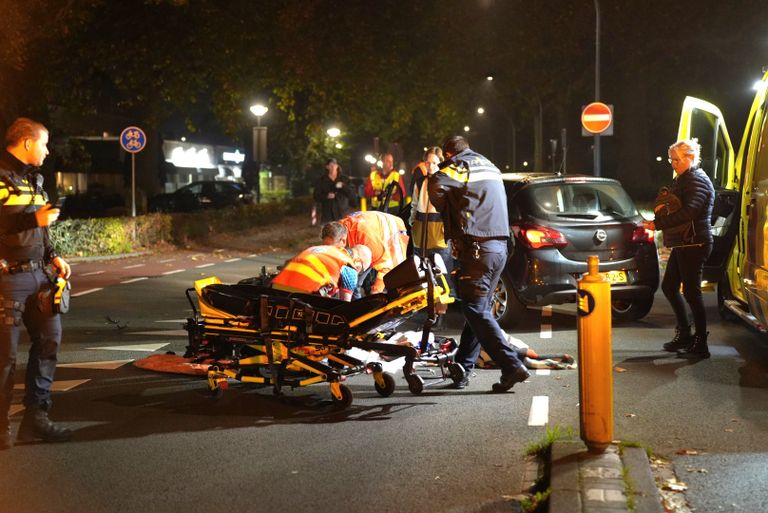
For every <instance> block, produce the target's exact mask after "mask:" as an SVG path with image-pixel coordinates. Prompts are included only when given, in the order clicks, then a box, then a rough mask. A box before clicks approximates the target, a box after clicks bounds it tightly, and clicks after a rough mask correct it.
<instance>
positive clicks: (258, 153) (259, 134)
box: [251, 103, 269, 203]
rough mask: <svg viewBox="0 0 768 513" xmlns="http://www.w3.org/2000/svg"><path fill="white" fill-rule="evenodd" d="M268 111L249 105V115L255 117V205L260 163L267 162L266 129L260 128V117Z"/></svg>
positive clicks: (259, 177) (259, 181) (258, 189)
mask: <svg viewBox="0 0 768 513" xmlns="http://www.w3.org/2000/svg"><path fill="white" fill-rule="evenodd" d="M268 111H269V108H268V107H265V106H264V105H262V104H260V103H257V104H255V105H251V113H252V114H253V115H254V116H256V126H255V127H253V162H254V164H255V165H254V167H255V168H256V183H255V184H254V185H255V187H254V189H255V191H256V203H260V202H261V176H260V175H261V163H262V162H264V161H266V160H267V127H265V126H261V116H263V115H264V114H266V113H267V112H268Z"/></svg>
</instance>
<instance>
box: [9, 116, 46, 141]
mask: <svg viewBox="0 0 768 513" xmlns="http://www.w3.org/2000/svg"><path fill="white" fill-rule="evenodd" d="M41 132H48V129H47V128H45V126H44V125H43V124H42V123H38V122H37V121H33V120H31V119H29V118H16V121H14V122H13V123H11V126H9V127H8V130H6V131H5V145H6V146H9V147H10V146H16V145H17V144H18V143H20V142H21V141H23V140H24V139H35V140H37V139H39V138H40V133H41Z"/></svg>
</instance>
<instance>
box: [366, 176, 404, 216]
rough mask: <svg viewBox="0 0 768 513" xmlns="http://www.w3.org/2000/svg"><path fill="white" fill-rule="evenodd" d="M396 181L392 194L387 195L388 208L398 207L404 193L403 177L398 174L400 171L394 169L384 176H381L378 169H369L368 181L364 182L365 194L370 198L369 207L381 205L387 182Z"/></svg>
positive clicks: (374, 207)
mask: <svg viewBox="0 0 768 513" xmlns="http://www.w3.org/2000/svg"><path fill="white" fill-rule="evenodd" d="M393 182H397V183H398V186H397V187H395V188H394V189H393V190H392V195H391V196H390V197H389V203H388V204H387V207H388V208H398V207H399V206H400V198H401V197H402V195H403V194H405V183H404V182H403V177H402V176H400V172H399V171H397V170H396V169H393V170H392V171H390V173H389V174H388V175H387V177H386V178H384V177H383V176H381V173H379V171H378V170H373V171H371V174H370V175H368V181H367V182H366V183H365V195H366V197H368V198H370V199H371V208H373V209H376V208H379V207H380V206H381V202H382V200H383V199H384V191H386V189H387V187H388V186H389V184H391V183H393Z"/></svg>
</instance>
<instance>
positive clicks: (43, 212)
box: [35, 203, 60, 227]
mask: <svg viewBox="0 0 768 513" xmlns="http://www.w3.org/2000/svg"><path fill="white" fill-rule="evenodd" d="M59 213H60V212H59V209H58V208H53V205H51V204H50V203H46V204H45V205H43V206H42V207H41V208H39V209H37V210H35V220H36V221H37V226H40V227H44V226H48V225H50V224H52V223H53V222H54V221H56V219H58V218H59Z"/></svg>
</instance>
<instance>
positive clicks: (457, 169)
mask: <svg viewBox="0 0 768 513" xmlns="http://www.w3.org/2000/svg"><path fill="white" fill-rule="evenodd" d="M443 155H444V156H445V160H444V161H443V162H442V163H441V164H440V166H439V168H440V169H439V171H437V172H436V173H435V174H434V175H433V176H432V177H431V178H430V179H429V186H428V187H429V199H430V201H431V202H432V204H433V205H434V206H435V208H436V209H437V210H438V211H439V212H440V214H441V215H442V218H443V222H444V223H445V237H446V238H447V239H450V240H451V244H452V246H453V253H454V257H455V258H456V261H457V272H456V276H455V282H456V284H457V291H456V292H457V295H458V296H459V298H460V299H461V308H462V311H463V313H464V318H465V321H466V322H465V323H464V329H463V331H462V333H461V339H460V342H459V349H458V351H457V352H456V356H455V360H456V362H457V363H460V364H461V365H462V366H464V367H465V369H466V371H467V372H466V374H465V376H464V378H463V379H461V380H460V381H458V382H456V383H455V384H454V385H452V386H454V387H456V388H464V387H466V386H467V385H468V384H469V375H470V374H471V368H472V366H473V365H474V364H475V361H476V360H477V357H478V355H479V353H480V347H481V346H482V348H483V349H485V352H487V353H488V355H490V357H491V358H492V359H493V361H494V362H496V364H497V365H498V366H499V367H501V379H500V380H499V382H498V383H494V384H493V391H494V392H506V391H507V390H509V389H510V388H512V387H513V386H514V385H515V384H516V383H519V382H521V381H525V380H526V379H528V378H529V377H530V374H529V373H528V371H527V370H526V369H525V366H524V365H523V364H522V362H521V361H520V359H519V358H518V356H517V354H516V352H515V350H514V349H512V348H510V347H509V346H507V345H506V344H505V336H504V332H503V331H501V328H499V324H498V323H497V322H496V320H495V319H494V318H493V315H492V314H491V301H492V298H493V294H494V292H495V289H496V285H497V284H498V282H499V278H500V277H501V272H502V270H503V269H504V265H505V264H506V261H507V242H508V240H509V219H508V218H507V195H506V192H505V191H504V184H503V182H502V179H501V172H500V171H499V169H498V168H497V167H496V166H495V165H493V163H492V162H491V161H490V160H488V159H487V158H485V157H484V156H482V155H480V154H479V153H475V152H474V151H472V150H471V149H470V148H469V144H468V143H467V141H466V140H465V139H464V138H463V137H461V136H458V135H457V136H453V137H450V138H448V139H447V140H446V141H445V143H443Z"/></svg>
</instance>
